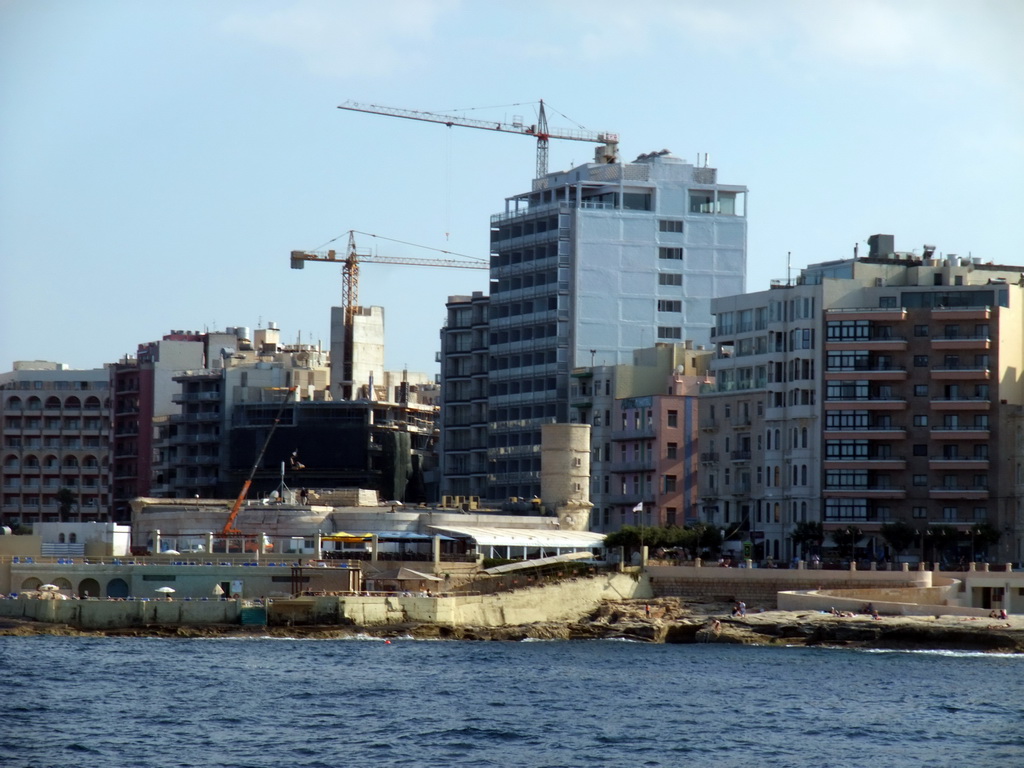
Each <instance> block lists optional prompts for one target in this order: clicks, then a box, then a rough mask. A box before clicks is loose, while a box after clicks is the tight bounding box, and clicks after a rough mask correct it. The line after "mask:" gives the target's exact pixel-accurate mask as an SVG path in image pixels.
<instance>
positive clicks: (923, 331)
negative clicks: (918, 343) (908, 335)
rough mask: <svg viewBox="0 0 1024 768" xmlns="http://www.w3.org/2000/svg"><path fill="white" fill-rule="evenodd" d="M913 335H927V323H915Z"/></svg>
mask: <svg viewBox="0 0 1024 768" xmlns="http://www.w3.org/2000/svg"><path fill="white" fill-rule="evenodd" d="M914 335H915V336H927V335H928V326H927V325H915V326H914Z"/></svg>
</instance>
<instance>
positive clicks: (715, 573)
mask: <svg viewBox="0 0 1024 768" xmlns="http://www.w3.org/2000/svg"><path fill="white" fill-rule="evenodd" d="M647 573H648V574H649V576H650V580H651V589H652V590H653V592H654V594H655V595H656V596H657V597H682V598H686V599H688V600H694V601H701V602H735V601H737V600H742V601H743V602H745V603H746V604H747V610H748V611H749V610H756V609H758V608H764V609H765V610H772V609H774V608H776V607H778V598H777V595H778V593H779V592H783V591H791V590H819V589H858V588H863V589H875V588H883V587H912V588H915V587H931V586H932V573H931V571H852V570H851V571H829V570H803V569H785V568H783V569H769V568H719V567H717V566H715V567H694V566H656V565H652V566H648V568H647Z"/></svg>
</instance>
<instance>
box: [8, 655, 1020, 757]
mask: <svg viewBox="0 0 1024 768" xmlns="http://www.w3.org/2000/svg"><path fill="white" fill-rule="evenodd" d="M0 766H3V768H30V767H31V768H36V767H39V768H44V767H45V768H51V767H53V766H76V767H78V766H81V767H82V768H89V767H91V766H103V767H104V768H109V767H110V766H138V767H140V768H147V767H150V766H152V767H153V768H156V767H160V768H163V767H164V766H167V767H168V768H169V767H171V766H174V768H192V767H193V766H195V767H198V766H203V767H204V768H206V767H208V766H224V767H226V768H235V767H238V768H241V767H243V766H244V767H245V768H250V767H251V768H271V767H273V768H298V767H300V766H301V767H308V768H328V767H330V768H336V767H339V766H481V767H484V766H487V767H490V766H515V767H517V768H541V767H542V766H544V767H554V766H720V767H725V766H745V767H747V768H749V767H751V766H785V767H786V768H810V767H812V766H813V767H814V768H825V767H828V768H834V767H836V766H872V767H879V766H882V767H885V768H901V767H903V766H907V767H909V766H914V768H919V767H920V766H957V767H964V766H970V767H973V768H977V767H979V766H980V767H983V766H999V767H1000V768H1016V767H1017V766H1024V656H999V655H982V654H970V653H952V652H950V653H939V652H870V651H861V650H857V651H854V650H837V649H805V648H755V647H741V646H727V645H648V644H642V643H630V642H617V641H579V642H565V641H560V642H521V643H511V642H465V641H464V642H456V641H423V640H412V639H407V640H403V639H397V640H392V641H391V642H390V643H385V642H384V641H383V640H380V639H370V638H364V639H347V640H288V639H271V638H231V639H228V638H219V639H180V640H177V639H156V638H152V639H144V638H88V637H47V636H42V637H0Z"/></svg>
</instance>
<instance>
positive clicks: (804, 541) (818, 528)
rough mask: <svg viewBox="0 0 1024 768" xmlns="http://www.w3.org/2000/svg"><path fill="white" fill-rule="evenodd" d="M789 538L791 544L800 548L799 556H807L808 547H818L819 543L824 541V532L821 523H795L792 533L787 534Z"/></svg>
mask: <svg viewBox="0 0 1024 768" xmlns="http://www.w3.org/2000/svg"><path fill="white" fill-rule="evenodd" d="M789 538H791V539H792V540H793V543H794V544H796V545H798V546H799V547H800V554H801V555H806V554H808V551H807V550H808V549H809V547H811V546H813V547H820V546H821V543H822V542H823V541H824V540H825V530H824V528H823V527H822V525H821V523H818V522H813V521H812V522H802V523H797V524H796V525H795V526H794V527H793V531H792V533H790V534H789Z"/></svg>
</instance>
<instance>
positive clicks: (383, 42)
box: [223, 0, 459, 78]
mask: <svg viewBox="0 0 1024 768" xmlns="http://www.w3.org/2000/svg"><path fill="white" fill-rule="evenodd" d="M458 7H459V0H375V1H374V2H360V1H359V0H347V1H345V2H330V1H329V0H299V1H298V2H295V3H292V4H290V5H288V6H287V7H285V8H277V9H275V10H270V11H261V10H256V9H249V8H246V9H245V10H244V11H239V12H236V13H233V14H231V15H230V16H228V17H227V18H225V20H224V22H223V27H224V29H225V30H226V31H227V32H229V33H231V34H234V35H237V36H240V37H244V38H249V39H251V40H254V41H256V42H259V43H262V44H265V45H269V46H272V47H275V48H279V49H283V50H286V51H289V52H291V53H292V54H294V55H295V56H297V57H298V58H299V59H300V60H301V61H303V63H304V64H305V66H306V68H307V69H308V70H309V71H310V72H312V73H313V74H317V75H323V76H328V77H343V78H344V77H352V76H355V75H371V76H388V75H392V74H395V73H397V72H401V71H406V70H409V69H415V68H417V67H418V66H420V64H421V63H422V61H423V58H424V56H425V53H424V46H425V45H426V44H428V43H430V41H431V40H432V39H433V36H434V33H435V28H436V26H437V24H438V22H439V20H440V19H441V18H442V17H443V16H445V15H446V14H449V13H451V12H453V11H455V10H456V9H457V8H458Z"/></svg>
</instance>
